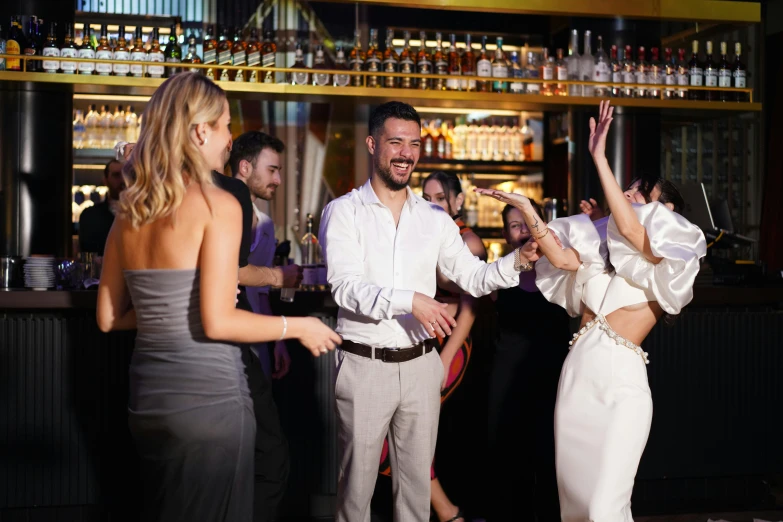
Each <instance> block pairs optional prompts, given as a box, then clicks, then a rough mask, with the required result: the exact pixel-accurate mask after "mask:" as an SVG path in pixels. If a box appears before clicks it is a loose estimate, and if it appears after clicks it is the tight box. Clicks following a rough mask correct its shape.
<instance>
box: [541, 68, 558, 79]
mask: <svg viewBox="0 0 783 522" xmlns="http://www.w3.org/2000/svg"><path fill="white" fill-rule="evenodd" d="M543 71H544V75H543V76H544V80H554V79H555V70H554V69H553V68H552V67H544V69H543Z"/></svg>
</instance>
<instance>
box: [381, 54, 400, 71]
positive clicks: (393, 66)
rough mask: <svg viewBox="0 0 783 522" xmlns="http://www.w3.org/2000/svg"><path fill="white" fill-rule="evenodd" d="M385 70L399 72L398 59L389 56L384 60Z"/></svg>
mask: <svg viewBox="0 0 783 522" xmlns="http://www.w3.org/2000/svg"><path fill="white" fill-rule="evenodd" d="M383 72H387V73H393V72H397V60H395V59H394V58H388V59H386V60H384V61H383Z"/></svg>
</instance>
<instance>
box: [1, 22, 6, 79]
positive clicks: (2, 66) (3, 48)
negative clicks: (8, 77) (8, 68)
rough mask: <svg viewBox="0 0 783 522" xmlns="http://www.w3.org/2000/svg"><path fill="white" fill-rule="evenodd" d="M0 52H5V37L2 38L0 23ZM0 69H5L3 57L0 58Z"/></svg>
mask: <svg viewBox="0 0 783 522" xmlns="http://www.w3.org/2000/svg"><path fill="white" fill-rule="evenodd" d="M0 54H5V38H3V26H2V25H0ZM0 71H5V58H0Z"/></svg>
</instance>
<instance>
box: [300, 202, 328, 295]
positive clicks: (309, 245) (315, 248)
mask: <svg viewBox="0 0 783 522" xmlns="http://www.w3.org/2000/svg"><path fill="white" fill-rule="evenodd" d="M299 246H300V247H301V249H302V288H303V289H304V290H312V289H313V288H314V287H315V286H316V285H318V284H319V281H318V268H319V265H322V264H323V261H322V259H323V258H322V256H321V245H320V243H319V242H318V238H317V237H316V235H315V234H314V233H313V215H312V214H307V232H306V233H305V235H304V236H302V239H301V240H300V241H299Z"/></svg>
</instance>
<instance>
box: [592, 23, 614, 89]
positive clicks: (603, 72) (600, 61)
mask: <svg viewBox="0 0 783 522" xmlns="http://www.w3.org/2000/svg"><path fill="white" fill-rule="evenodd" d="M593 71H594V75H593V76H594V80H595V81H596V82H597V84H598V85H596V86H595V88H594V91H593V92H594V95H595V96H598V97H600V98H603V97H606V96H611V94H612V91H611V89H610V88H609V82H610V81H612V64H611V63H610V62H609V57H608V56H606V51H604V38H603V36H599V37H598V50H597V51H596V53H595V63H594V68H593Z"/></svg>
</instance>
